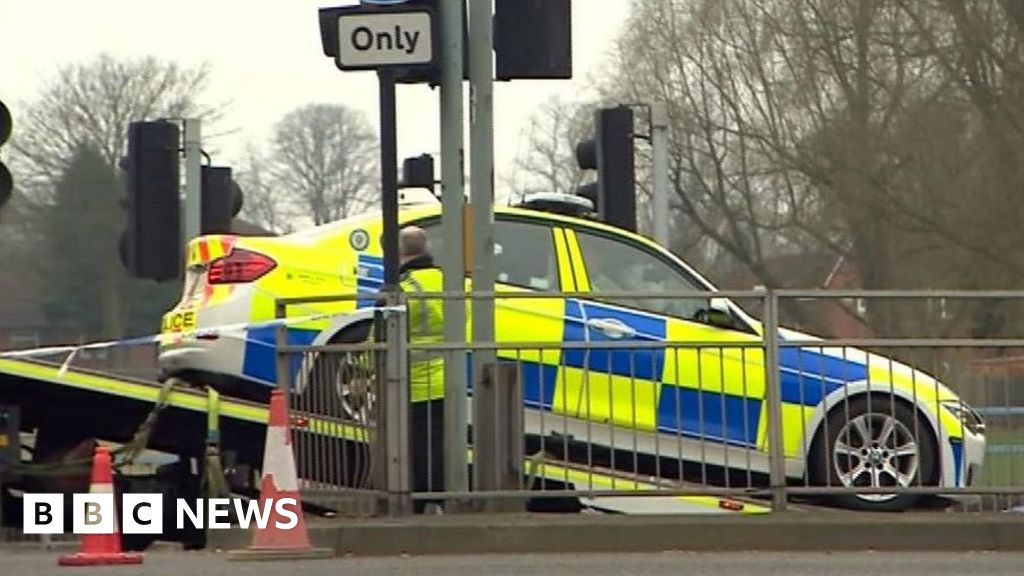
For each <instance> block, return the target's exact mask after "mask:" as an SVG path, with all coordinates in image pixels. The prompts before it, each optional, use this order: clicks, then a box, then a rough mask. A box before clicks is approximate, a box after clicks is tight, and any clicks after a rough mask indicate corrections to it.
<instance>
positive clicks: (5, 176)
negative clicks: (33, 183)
mask: <svg viewBox="0 0 1024 576" xmlns="http://www.w3.org/2000/svg"><path fill="white" fill-rule="evenodd" d="M13 124H14V122H13V121H12V120H11V111H10V110H8V109H7V106H6V105H5V104H4V103H3V102H2V101H0V147H3V145H4V144H6V143H7V140H8V139H9V138H10V137H11V127H12V125H13ZM13 191H14V178H13V177H12V176H11V171H10V170H8V168H7V166H6V165H5V164H4V163H3V161H2V160H0V206H3V205H4V204H6V203H7V201H8V200H10V199H11V194H12V193H13Z"/></svg>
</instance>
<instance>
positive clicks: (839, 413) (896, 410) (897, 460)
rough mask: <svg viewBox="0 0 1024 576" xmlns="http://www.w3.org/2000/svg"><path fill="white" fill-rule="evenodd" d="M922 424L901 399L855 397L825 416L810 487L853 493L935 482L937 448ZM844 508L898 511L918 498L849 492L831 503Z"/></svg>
mask: <svg viewBox="0 0 1024 576" xmlns="http://www.w3.org/2000/svg"><path fill="white" fill-rule="evenodd" d="M928 426H929V424H928V422H927V421H925V420H924V419H923V418H922V417H921V416H920V415H919V414H918V413H916V412H915V411H914V409H913V408H911V407H909V406H907V405H906V404H905V403H904V402H903V401H901V400H895V401H894V400H893V399H891V398H888V397H883V396H877V395H875V396H870V397H868V396H859V397H856V398H853V399H851V400H850V401H849V402H848V403H845V402H844V403H840V404H839V405H837V406H836V407H835V408H833V409H832V411H831V412H830V413H829V416H828V418H827V420H826V426H825V427H824V429H823V430H822V433H823V435H824V437H825V440H826V441H825V442H818V443H817V449H816V450H815V453H814V458H813V462H812V474H813V475H814V483H815V484H818V485H824V486H831V487H839V486H841V487H844V488H848V489H852V490H857V489H865V488H868V489H884V488H896V489H899V488H907V487H912V486H922V485H924V486H930V485H934V484H935V476H936V473H935V470H936V466H935V463H936V457H937V449H936V443H935V440H934V438H933V437H932V434H931V432H930V430H929V429H928ZM832 500H833V501H834V503H835V504H838V505H840V506H842V507H844V508H853V509H858V510H885V511H902V510H906V509H908V508H911V507H912V506H914V505H915V504H916V503H917V502H918V500H920V496H918V495H913V494H900V493H899V492H892V493H873V494H866V493H851V494H843V495H840V496H837V497H835V498H833V499H832Z"/></svg>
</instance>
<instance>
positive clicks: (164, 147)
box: [121, 120, 182, 282]
mask: <svg viewBox="0 0 1024 576" xmlns="http://www.w3.org/2000/svg"><path fill="white" fill-rule="evenodd" d="M180 137H181V130H180V128H179V127H178V125H177V124H175V123H172V122H167V121H163V120H160V121H155V122H132V123H131V125H130V126H129V128H128V153H127V156H125V158H124V159H123V161H122V165H121V167H122V168H123V169H124V171H125V189H126V191H127V209H128V219H127V220H128V221H127V226H126V228H125V233H124V235H123V236H122V238H121V258H122V261H123V262H124V264H125V267H127V268H128V270H129V271H130V272H131V274H132V275H133V276H136V277H138V278H149V279H152V280H156V281H158V282H160V281H164V280H171V279H174V278H177V277H178V275H179V273H180V271H181V260H182V259H181V228H180V214H181V200H180V192H179V187H180V178H181V164H180V160H179V150H180Z"/></svg>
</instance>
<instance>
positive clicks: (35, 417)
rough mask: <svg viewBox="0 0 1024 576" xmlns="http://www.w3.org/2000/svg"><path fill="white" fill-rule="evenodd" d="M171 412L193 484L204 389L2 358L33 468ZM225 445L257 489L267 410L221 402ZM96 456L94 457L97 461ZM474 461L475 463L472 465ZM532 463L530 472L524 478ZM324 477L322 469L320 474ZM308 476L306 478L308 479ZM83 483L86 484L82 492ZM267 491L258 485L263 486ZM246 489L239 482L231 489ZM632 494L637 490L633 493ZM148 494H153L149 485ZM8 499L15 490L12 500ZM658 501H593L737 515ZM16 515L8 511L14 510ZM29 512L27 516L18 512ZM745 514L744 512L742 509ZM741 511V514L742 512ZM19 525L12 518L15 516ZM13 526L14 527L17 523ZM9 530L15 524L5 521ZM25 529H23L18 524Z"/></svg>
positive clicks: (172, 445) (165, 439)
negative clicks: (29, 445)
mask: <svg viewBox="0 0 1024 576" xmlns="http://www.w3.org/2000/svg"><path fill="white" fill-rule="evenodd" d="M157 404H160V405H161V406H162V408H161V410H160V413H159V416H158V417H157V418H156V419H155V420H154V424H153V428H152V430H151V431H150V433H149V435H148V437H147V438H146V448H148V449H149V450H153V451H158V452H164V453H168V454H173V455H177V456H178V459H179V462H180V463H189V462H191V464H189V465H188V467H190V468H192V470H178V472H177V473H178V474H183V475H187V476H189V477H192V478H196V477H199V476H200V475H201V472H199V471H196V470H195V468H197V467H198V466H201V463H202V461H203V460H202V459H203V455H204V451H205V448H206V441H207V426H206V424H207V413H208V395H207V392H206V391H205V390H204V389H202V388H199V387H186V386H177V387H174V388H173V389H170V390H169V391H168V390H167V389H165V384H163V383H160V382H157V381H151V380H144V379H140V378H131V377H125V376H119V375H114V374H110V373H106V372H102V371H97V370H88V369H82V368H75V367H65V366H62V365H61V364H60V363H57V362H49V361H42V360H35V359H22V358H18V359H11V358H0V405H14V406H17V407H18V409H19V413H20V426H21V429H22V430H23V431H25V432H30V433H32V434H33V435H34V442H33V446H32V456H31V462H32V463H44V462H52V461H54V460H60V459H62V458H66V457H67V456H68V454H70V453H74V450H75V449H76V447H80V444H81V443H82V442H83V441H87V440H91V439H100V440H104V441H108V442H112V443H119V444H127V443H129V442H131V441H132V440H133V437H134V435H135V434H136V433H137V432H138V430H139V426H140V424H142V423H143V422H144V421H146V419H147V417H148V416H149V415H150V413H151V412H152V411H153V409H154V406H156V405H157ZM218 413H219V420H220V425H219V441H220V446H221V448H222V451H223V453H224V455H225V461H226V464H229V466H227V467H229V468H230V469H233V470H240V471H243V473H240V475H241V476H246V477H247V479H248V480H250V481H252V480H254V477H253V471H256V470H258V469H259V468H260V467H261V464H262V460H263V447H264V441H265V434H266V424H267V420H268V411H267V406H266V405H265V404H262V403H259V402H254V401H249V400H242V399H238V398H230V397H221V398H220V402H219V409H218ZM302 416H303V419H304V420H305V422H304V423H303V426H302V428H303V429H304V430H307V431H310V432H314V433H316V434H318V435H320V436H321V437H324V436H326V437H327V438H328V439H329V440H335V441H337V442H338V444H337V446H338V449H345V448H344V446H351V445H352V444H353V443H361V442H365V440H366V438H367V432H366V430H365V429H364V428H361V427H359V426H358V425H350V424H345V423H339V421H337V420H335V419H327V418H318V417H316V416H315V415H305V414H303V415H302ZM90 455H91V454H90ZM470 457H472V456H470ZM530 464H531V463H530V462H529V461H527V462H525V463H524V470H526V469H528V467H529V466H530ZM314 468H315V467H314ZM540 470H541V471H542V473H541V476H543V477H545V478H548V479H550V480H554V481H559V482H562V483H567V484H578V483H582V482H584V481H585V482H586V483H587V484H588V485H591V486H593V487H594V488H595V489H602V488H612V487H615V488H617V489H622V488H623V487H625V486H630V485H632V486H636V489H638V490H650V489H652V488H654V487H655V485H654V484H652V483H646V482H645V483H636V482H623V480H624V479H623V478H622V476H621V475H619V474H617V473H615V472H614V471H604V470H598V469H593V468H586V467H581V466H580V465H578V464H569V463H566V462H559V461H548V462H547V464H546V465H544V466H541V467H540ZM301 475H302V474H301V469H300V476H301ZM76 482H77V483H78V485H76ZM85 482H87V472H83V474H82V475H81V477H80V478H77V479H75V480H69V479H67V478H63V479H62V478H59V477H41V478H23V479H21V480H20V481H19V482H18V485H20V486H21V487H23V488H24V489H26V490H33V491H44V490H47V491H53V489H54V488H56V489H57V491H66V492H71V491H75V490H78V491H84V490H85V489H86V486H87V485H86V484H83V483H85ZM255 485H258V484H255ZM237 487H238V484H236V483H234V482H232V488H233V489H236V488H237ZM156 489H158V490H160V491H164V492H166V491H167V490H172V491H177V492H178V493H179V495H181V496H182V497H199V494H198V493H197V492H196V491H197V490H198V486H191V485H189V486H174V487H169V486H159V487H157V488H156ZM627 489H628V488H627ZM147 491H154V487H153V486H150V487H149V489H148V490H147ZM5 493H6V491H5ZM657 500H660V501H661V504H658V503H657V502H656V499H653V498H642V497H633V498H624V499H616V498H594V499H590V498H585V499H583V504H584V505H585V506H588V507H592V508H597V509H604V510H607V511H609V512H617V513H649V511H650V510H652V509H655V508H659V507H660V508H659V509H662V510H664V511H665V512H669V511H670V510H671V511H672V512H675V513H694V512H696V513H708V512H712V513H713V512H718V513H729V512H730V509H728V508H725V509H723V508H722V507H721V506H720V500H719V499H715V498H707V497H678V498H670V499H661V498H657ZM5 508H7V509H8V510H9V509H10V507H9V506H5ZM19 508H20V507H19ZM763 510H764V509H763V508H761V507H760V506H757V505H754V504H753V503H748V505H747V506H746V507H745V508H744V509H743V510H742V511H739V512H740V513H758V512H761V511H763ZM737 511H738V510H737ZM734 512H735V511H734ZM8 516H10V515H8ZM9 519H10V518H9ZM5 523H7V524H9V522H5ZM19 525H20V520H19Z"/></svg>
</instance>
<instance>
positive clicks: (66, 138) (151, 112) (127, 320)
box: [3, 55, 219, 337]
mask: <svg viewBox="0 0 1024 576" xmlns="http://www.w3.org/2000/svg"><path fill="white" fill-rule="evenodd" d="M207 82H208V72H207V70H206V68H203V67H200V68H197V69H190V68H185V67H182V66H180V65H178V64H176V63H174V62H166V61H161V60H158V59H156V58H152V57H141V58H135V59H116V58H114V57H112V56H109V55H101V56H98V57H97V58H95V59H93V60H89V61H86V62H81V63H77V64H72V65H68V66H65V67H63V68H60V69H59V70H58V71H57V72H56V73H55V75H54V76H53V77H52V78H51V79H50V80H49V81H48V82H47V83H46V84H44V86H43V87H42V89H41V91H40V92H39V94H38V96H36V97H35V98H34V99H33V100H31V101H29V102H28V103H27V105H26V106H25V107H24V108H22V109H21V110H20V111H18V110H16V111H15V112H16V116H17V120H16V122H17V125H16V128H15V130H14V134H13V137H12V148H13V151H14V154H12V157H11V160H12V163H11V164H12V168H13V172H14V177H15V181H16V183H17V186H18V188H17V190H18V192H19V194H17V196H16V197H15V198H14V199H13V200H12V206H11V207H17V213H18V214H19V216H18V218H17V219H18V220H19V222H18V228H17V229H14V228H12V227H11V223H10V222H4V224H3V227H4V235H5V236H8V237H11V238H14V239H16V241H17V242H18V245H17V248H16V250H17V251H19V252H23V253H25V254H31V256H30V258H31V259H34V260H35V261H36V262H43V261H45V262H46V263H47V265H46V266H41V265H40V266H27V267H25V268H22V271H23V272H25V271H28V272H27V273H28V274H31V275H33V276H34V277H35V278H34V279H35V280H36V281H38V282H39V284H38V285H39V286H41V287H42V289H41V290H40V294H39V297H40V298H41V299H44V300H45V299H54V298H56V299H57V300H60V297H59V296H60V294H61V290H62V289H65V290H66V289H67V286H66V284H67V283H66V280H67V278H68V276H67V270H68V269H70V267H71V266H72V265H74V263H76V262H86V263H87V264H88V268H87V269H88V270H90V271H91V272H92V274H91V276H90V277H88V278H85V277H80V278H79V279H80V280H83V281H88V282H92V283H94V284H97V285H102V286H103V297H102V303H101V302H93V303H92V305H91V307H92V308H93V309H100V308H102V310H103V319H102V324H103V328H102V334H104V335H106V336H109V337H118V336H122V335H124V334H125V333H126V332H128V331H135V332H142V333H150V332H152V331H153V330H155V329H158V327H159V325H160V320H159V318H160V314H161V313H162V312H163V311H164V310H165V309H166V307H169V306H170V305H172V304H173V298H174V297H175V296H176V292H177V290H178V287H177V286H176V285H173V284H167V285H162V286H154V285H152V283H148V282H144V281H141V280H136V279H133V278H129V277H128V276H127V274H126V272H125V270H124V269H123V266H121V264H120V263H119V262H118V253H117V250H116V248H115V247H116V246H117V241H116V239H117V237H118V235H119V234H120V233H121V230H122V223H121V220H122V218H121V215H120V213H119V208H118V203H117V199H118V198H119V197H120V196H121V190H120V182H119V179H118V164H119V159H120V158H121V156H122V155H123V153H124V148H125V144H126V140H127V132H128V125H129V123H130V122H132V121H134V120H146V119H155V118H160V117H167V118H181V117H185V116H190V117H195V116H198V117H200V118H203V119H204V120H207V121H215V120H216V119H217V118H218V117H219V114H218V112H217V110H218V109H217V108H216V107H213V106H208V105H206V104H204V103H203V102H204V101H205V100H204V91H205V89H206V86H207ZM211 123H212V122H211ZM83 150H89V151H90V153H89V157H90V158H92V160H94V162H90V164H91V167H90V168H89V170H86V171H84V172H85V173H86V174H87V175H90V174H91V175H93V176H94V177H93V176H90V179H89V182H90V184H89V186H90V187H86V186H85V185H82V184H79V183H77V182H78V181H77V180H75V179H71V180H68V174H69V171H70V169H71V168H72V167H73V162H74V161H75V160H76V159H78V160H81V158H82V155H81V154H82V151H83ZM79 168H80V167H79ZM72 172H74V171H72ZM77 172H78V173H79V174H81V173H82V172H83V171H82V170H77ZM72 184H73V185H72ZM62 185H63V187H62ZM76 195H77V196H76ZM69 198H70V199H72V200H69ZM74 202H77V203H78V204H77V206H78V208H77V209H76V208H73V206H76V204H74ZM68 206H72V208H71V209H69V208H68ZM61 218H63V220H61ZM55 230H59V231H62V232H65V233H67V234H69V235H71V234H79V235H80V236H81V237H85V238H91V239H93V240H94V242H93V244H94V245H87V244H82V243H81V242H67V243H64V244H62V245H60V246H59V247H55V245H54V244H53V242H51V241H50V240H52V238H53V236H54V234H55V232H54V231H55ZM12 241H15V240H12ZM98 246H106V247H109V248H110V249H109V250H106V251H104V250H102V249H100V250H99V251H97V247H98ZM26 281H28V279H27V280H26ZM101 304H102V306H101ZM86 308H89V307H86Z"/></svg>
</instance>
